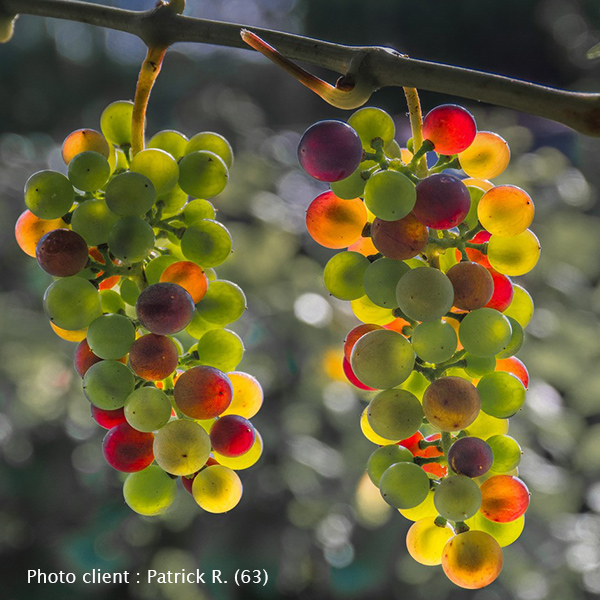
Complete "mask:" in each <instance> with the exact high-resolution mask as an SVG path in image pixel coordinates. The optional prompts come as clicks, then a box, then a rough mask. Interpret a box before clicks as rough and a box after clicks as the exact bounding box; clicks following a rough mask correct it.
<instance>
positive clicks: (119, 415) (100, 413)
mask: <svg viewBox="0 0 600 600" xmlns="http://www.w3.org/2000/svg"><path fill="white" fill-rule="evenodd" d="M90 407H91V409H92V418H93V419H94V421H96V423H98V425H100V427H103V428H104V429H112V428H113V427H116V426H117V425H120V424H121V423H125V422H126V421H127V419H126V418H125V411H124V410H123V408H122V407H121V408H115V409H114V410H105V409H103V408H98V407H97V406H94V405H93V404H91V405H90Z"/></svg>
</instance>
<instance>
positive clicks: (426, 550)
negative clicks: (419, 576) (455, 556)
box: [406, 516, 454, 566]
mask: <svg viewBox="0 0 600 600" xmlns="http://www.w3.org/2000/svg"><path fill="white" fill-rule="evenodd" d="M435 520H436V517H433V516H432V517H426V518H424V519H421V520H419V521H417V522H416V523H413V524H412V526H411V528H410V529H409V530H408V533H407V534H406V548H407V550H408V553H409V554H410V555H411V556H412V557H413V558H414V559H415V560H416V561H417V562H418V563H419V564H421V565H426V566H433V565H439V564H441V563H442V553H443V551H444V547H445V546H446V543H447V542H448V540H449V539H450V538H451V537H453V536H454V531H453V530H452V528H451V527H450V526H449V525H444V526H443V527H441V526H439V525H437V523H436V522H435Z"/></svg>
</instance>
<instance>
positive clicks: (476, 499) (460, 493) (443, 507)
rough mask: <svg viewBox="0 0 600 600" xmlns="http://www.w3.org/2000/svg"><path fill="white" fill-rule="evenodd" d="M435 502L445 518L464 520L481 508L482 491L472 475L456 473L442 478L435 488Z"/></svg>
mask: <svg viewBox="0 0 600 600" xmlns="http://www.w3.org/2000/svg"><path fill="white" fill-rule="evenodd" d="M433 503H434V504H435V507H436V508H437V510H438V512H439V513H440V515H441V516H442V517H444V519H448V520H449V521H464V520H465V519H468V518H470V517H472V516H473V515H474V514H475V513H476V512H477V511H478V510H479V507H480V506H481V492H480V491H479V486H478V485H477V484H476V483H475V482H474V481H473V480H472V479H471V478H470V477H467V476H466V475H454V476H452V477H447V478H446V479H442V481H441V483H440V484H439V485H438V486H437V488H436V489H435V494H434V496H433Z"/></svg>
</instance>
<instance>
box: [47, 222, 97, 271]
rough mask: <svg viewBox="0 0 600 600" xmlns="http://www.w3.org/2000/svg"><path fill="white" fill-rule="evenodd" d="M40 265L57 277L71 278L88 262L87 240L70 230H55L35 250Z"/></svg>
mask: <svg viewBox="0 0 600 600" xmlns="http://www.w3.org/2000/svg"><path fill="white" fill-rule="evenodd" d="M35 257H36V259H37V261H38V264H39V265H40V267H42V269H44V271H46V273H49V274H50V275H54V276H55V277H69V276H71V275H76V274H77V273H79V271H81V270H82V269H83V268H84V267H85V265H86V264H87V261H88V257H89V255H88V246H87V244H86V243H85V240H84V239H83V238H82V237H81V236H80V235H79V234H78V233H75V232H74V231H71V230H69V229H54V230H53V231H49V232H48V233H46V234H45V235H44V236H43V237H42V238H41V239H40V241H39V242H38V244H37V247H36V249H35Z"/></svg>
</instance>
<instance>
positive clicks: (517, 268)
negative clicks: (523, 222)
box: [487, 229, 540, 276]
mask: <svg viewBox="0 0 600 600" xmlns="http://www.w3.org/2000/svg"><path fill="white" fill-rule="evenodd" d="M487 257H488V260H489V261H490V265H491V266H492V267H493V268H494V269H496V271H498V272H499V273H503V274H504V275H511V276H518V275H525V274H526V273H529V271H531V270H532V269H533V267H535V265H536V264H537V262H538V260H539V258H540V242H539V240H538V239H537V237H536V235H535V234H534V233H533V232H532V231H530V230H529V229H527V230H525V231H523V232H522V233H519V234H518V235H514V236H510V237H502V236H499V235H492V237H491V238H490V239H489V241H488V251H487Z"/></svg>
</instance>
